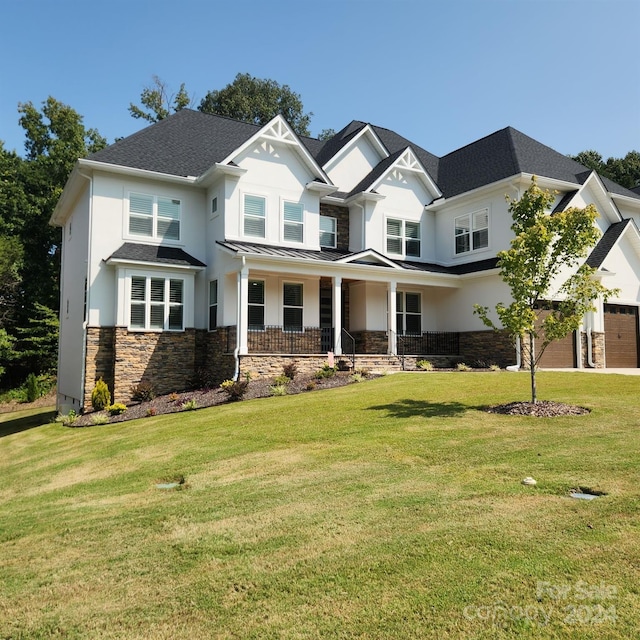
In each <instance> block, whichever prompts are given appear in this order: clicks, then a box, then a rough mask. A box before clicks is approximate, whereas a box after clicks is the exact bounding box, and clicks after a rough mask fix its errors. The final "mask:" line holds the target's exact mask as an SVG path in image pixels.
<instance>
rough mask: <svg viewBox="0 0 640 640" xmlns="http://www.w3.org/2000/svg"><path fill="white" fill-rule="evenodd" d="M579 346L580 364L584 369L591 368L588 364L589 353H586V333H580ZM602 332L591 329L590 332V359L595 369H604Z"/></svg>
mask: <svg viewBox="0 0 640 640" xmlns="http://www.w3.org/2000/svg"><path fill="white" fill-rule="evenodd" d="M580 346H581V353H582V366H583V367H584V368H585V369H588V368H591V366H590V365H589V360H588V358H589V353H588V344H587V334H586V333H581V334H580ZM604 358H605V351H604V333H601V332H597V331H592V332H591V359H592V360H593V364H594V367H593V368H595V369H604V364H605V362H604Z"/></svg>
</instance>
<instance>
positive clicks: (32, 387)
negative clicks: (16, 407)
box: [26, 373, 40, 402]
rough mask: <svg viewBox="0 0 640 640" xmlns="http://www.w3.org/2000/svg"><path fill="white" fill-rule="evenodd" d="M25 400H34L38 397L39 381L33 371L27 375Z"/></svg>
mask: <svg viewBox="0 0 640 640" xmlns="http://www.w3.org/2000/svg"><path fill="white" fill-rule="evenodd" d="M26 387H27V402H35V401H36V400H37V399H38V398H39V397H40V382H39V380H38V377H37V376H36V375H35V374H34V373H30V374H29V375H28V376H27V383H26Z"/></svg>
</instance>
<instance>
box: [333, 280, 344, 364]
mask: <svg viewBox="0 0 640 640" xmlns="http://www.w3.org/2000/svg"><path fill="white" fill-rule="evenodd" d="M332 324H333V352H334V354H335V355H337V356H341V355H342V277H341V276H335V277H334V278H333V323H332Z"/></svg>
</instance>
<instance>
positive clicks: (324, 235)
mask: <svg viewBox="0 0 640 640" xmlns="http://www.w3.org/2000/svg"><path fill="white" fill-rule="evenodd" d="M320 246H321V247H327V248H329V249H335V248H336V246H337V220H336V218H331V217H330V216H320Z"/></svg>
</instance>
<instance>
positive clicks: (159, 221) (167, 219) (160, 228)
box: [129, 193, 181, 240]
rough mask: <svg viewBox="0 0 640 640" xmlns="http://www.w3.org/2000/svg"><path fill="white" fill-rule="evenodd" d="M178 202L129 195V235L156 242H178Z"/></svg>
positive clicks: (170, 199)
mask: <svg viewBox="0 0 640 640" xmlns="http://www.w3.org/2000/svg"><path fill="white" fill-rule="evenodd" d="M180 208H181V204H180V200H177V199H176V198H165V197H162V196H152V195H147V194H143V193H131V194H129V234H130V235H132V236H141V237H145V238H154V239H157V240H180Z"/></svg>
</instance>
